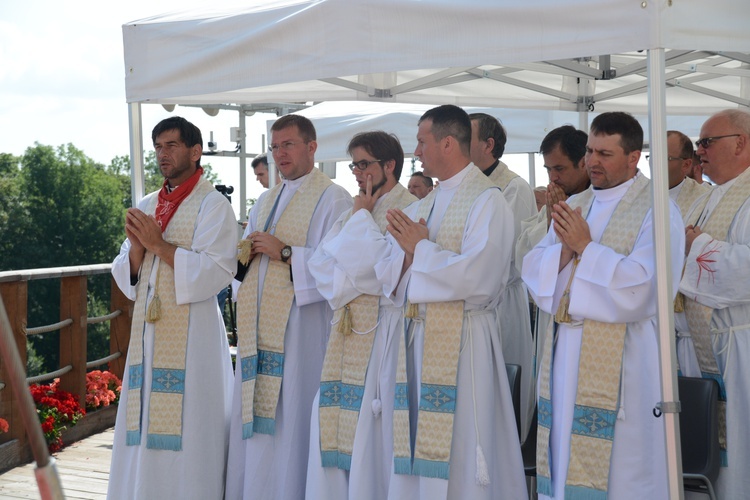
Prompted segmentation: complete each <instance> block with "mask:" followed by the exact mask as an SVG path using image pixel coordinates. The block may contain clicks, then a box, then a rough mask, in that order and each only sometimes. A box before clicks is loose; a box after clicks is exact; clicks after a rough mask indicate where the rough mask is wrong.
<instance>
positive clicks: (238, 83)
mask: <svg viewBox="0 0 750 500" xmlns="http://www.w3.org/2000/svg"><path fill="white" fill-rule="evenodd" d="M749 21H750V8H749V7H748V4H747V0H715V1H713V2H710V3H706V2H704V1H702V0H565V1H564V2H561V1H559V0H527V1H526V2H518V1H515V0H461V1H460V2H456V1H455V0H283V1H263V2H256V3H254V4H253V6H250V7H247V8H245V9H242V10H236V11H232V12H209V11H204V12H191V13H178V14H170V15H164V16H156V17H152V18H149V19H143V20H140V21H135V22H132V23H128V24H126V25H124V26H123V39H124V50H125V72H126V76H125V86H126V99H127V102H128V103H130V116H131V159H132V161H133V173H134V180H133V185H134V197H133V198H134V200H138V199H139V195H141V196H142V182H140V192H139V190H138V189H139V188H138V186H139V179H141V178H140V177H139V175H140V174H139V171H141V169H142V159H141V154H140V152H141V151H142V140H143V137H142V125H141V123H140V104H141V103H146V102H155V103H162V104H197V105H201V104H224V103H247V104H249V103H264V102H310V101H362V100H373V101H378V102H388V103H415V104H431V105H435V104H443V103H451V104H456V105H459V106H462V107H465V106H485V107H496V108H502V107H505V108H523V109H547V110H566V111H579V112H584V113H585V112H592V111H594V112H600V111H607V110H622V111H629V112H631V113H634V114H648V117H649V124H650V132H651V133H650V145H651V152H652V159H653V158H656V159H658V161H657V165H656V166H655V167H654V168H652V172H653V174H654V177H653V178H654V222H655V223H654V226H655V227H656V228H658V227H666V221H667V216H668V197H667V180H666V175H665V171H666V167H665V166H664V165H659V163H660V162H663V161H664V160H666V157H667V153H666V134H665V131H666V129H667V128H666V127H667V119H666V116H667V114H668V113H669V114H670V115H677V114H688V115H704V116H705V115H707V114H710V113H713V112H715V111H718V110H719V109H725V108H728V107H732V106H735V107H743V108H747V107H748V106H749V105H750V87H749V86H748V82H749V81H750V69H748V66H750V30H748V29H747V26H748V25H750V22H749ZM655 233H656V235H655V244H656V245H655V246H656V262H657V269H658V270H659V279H658V283H657V284H658V299H659V303H660V304H661V305H662V306H661V307H660V311H659V316H658V320H659V325H660V344H661V346H662V354H661V363H662V390H663V394H664V396H663V399H664V403H665V404H663V405H662V408H663V409H664V411H665V413H664V419H665V425H666V426H667V430H668V432H667V444H666V446H667V450H668V452H669V453H668V455H669V460H670V463H669V471H670V495H671V497H672V498H679V497H680V484H681V477H680V474H679V473H680V461H679V439H677V437H676V432H675V429H676V427H677V422H676V414H675V413H674V409H673V407H674V404H673V403H674V401H675V399H676V394H677V391H676V384H675V380H674V376H675V369H674V365H675V359H676V358H675V353H674V345H673V323H672V317H671V314H670V313H669V310H670V307H671V301H670V299H669V294H670V293H671V290H670V286H669V282H670V279H669V275H668V274H669V268H670V266H669V263H668V262H667V259H668V258H669V257H668V255H667V252H666V248H669V241H668V239H669V235H668V234H665V233H667V232H666V231H655Z"/></svg>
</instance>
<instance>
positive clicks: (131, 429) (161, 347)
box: [125, 178, 214, 451]
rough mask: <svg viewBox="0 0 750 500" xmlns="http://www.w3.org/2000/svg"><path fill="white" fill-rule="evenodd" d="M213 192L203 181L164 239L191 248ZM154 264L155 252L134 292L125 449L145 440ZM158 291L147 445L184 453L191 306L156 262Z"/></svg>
mask: <svg viewBox="0 0 750 500" xmlns="http://www.w3.org/2000/svg"><path fill="white" fill-rule="evenodd" d="M212 191H214V188H213V186H212V185H211V183H210V182H208V181H207V180H205V179H203V178H201V179H200V180H199V181H198V184H196V186H195V187H194V188H193V191H192V192H191V193H190V194H189V195H188V196H187V197H186V198H185V200H184V201H183V202H182V203H181V204H180V206H179V208H178V209H177V212H175V214H174V216H173V217H172V220H170V222H169V225H167V229H166V230H165V231H164V233H163V238H164V240H166V241H168V242H169V243H171V244H173V245H176V246H178V247H180V248H185V249H188V250H189V249H191V248H192V243H193V234H194V232H195V221H196V219H197V217H198V212H199V210H200V207H201V204H202V203H203V200H204V199H205V197H206V196H207V195H208V194H209V193H211V192H212ZM156 202H157V196H156V194H154V195H152V196H151V197H150V198H149V200H148V202H147V204H146V206H145V209H144V212H145V213H147V214H151V215H153V213H154V210H155V208H156ZM155 260H156V256H155V255H154V254H153V253H151V252H146V256H145V257H144V260H143V265H142V266H141V271H140V279H139V281H138V285H137V288H136V301H135V307H134V309H133V321H132V326H131V330H130V345H129V347H128V358H129V360H130V365H129V368H128V381H129V386H128V402H127V408H126V429H127V430H126V439H125V442H126V444H127V445H129V446H132V445H139V444H140V442H141V418H142V416H141V408H142V405H141V402H142V399H141V398H142V397H144V394H142V389H143V388H142V384H143V333H144V330H145V325H146V308H147V306H148V303H147V300H146V298H147V296H148V289H149V277H150V276H151V271H152V268H153V265H154V262H155ZM157 266H158V269H157V278H156V283H157V284H158V290H157V291H155V292H154V295H156V293H157V292H158V295H159V298H160V300H161V304H162V305H161V318H160V319H159V320H157V321H156V322H155V323H154V357H153V361H152V368H151V373H152V380H151V387H149V388H147V393H146V394H150V396H149V397H150V400H149V414H148V435H147V437H146V447H147V448H152V449H161V450H173V451H180V450H181V449H182V420H183V419H182V411H183V395H184V391H185V358H186V354H187V339H188V326H189V324H188V321H189V316H190V305H189V304H181V305H177V300H176V298H175V282H174V269H172V267H170V266H168V265H166V264H165V265H161V261H159V262H158V263H157Z"/></svg>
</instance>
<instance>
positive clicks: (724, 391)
mask: <svg viewBox="0 0 750 500" xmlns="http://www.w3.org/2000/svg"><path fill="white" fill-rule="evenodd" d="M701 377H703V378H712V379H714V380H715V381H716V383H717V384H719V401H726V400H727V388H726V387H725V386H724V377H722V376H721V375H719V374H718V373H708V372H701Z"/></svg>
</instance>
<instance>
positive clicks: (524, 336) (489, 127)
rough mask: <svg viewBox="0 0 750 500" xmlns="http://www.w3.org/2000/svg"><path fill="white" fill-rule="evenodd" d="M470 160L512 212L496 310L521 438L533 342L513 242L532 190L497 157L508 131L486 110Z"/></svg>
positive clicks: (528, 411) (475, 118) (528, 412)
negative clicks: (516, 373) (517, 387)
mask: <svg viewBox="0 0 750 500" xmlns="http://www.w3.org/2000/svg"><path fill="white" fill-rule="evenodd" d="M469 118H471V161H472V163H474V165H476V166H477V167H479V169H480V170H481V171H482V172H483V173H484V174H485V175H486V176H487V177H488V178H489V179H490V180H491V181H492V182H494V183H495V184H496V185H497V186H499V187H500V190H501V191H502V193H503V197H504V198H505V201H507V202H508V205H509V206H510V209H511V213H512V214H513V228H514V231H513V243H514V250H513V253H512V254H511V265H510V277H509V278H508V285H507V286H506V287H505V291H504V292H503V297H502V300H501V301H500V304H499V306H498V307H499V308H498V311H497V319H498V321H499V326H500V338H501V339H502V342H503V356H504V357H505V362H506V363H512V364H516V365H520V366H521V412H520V413H521V433H522V435H521V438H522V439H523V437H524V436H525V435H526V429H528V426H529V425H530V424H531V417H532V413H533V409H534V397H533V394H534V377H533V366H532V363H533V358H534V346H533V339H532V338H531V322H530V319H529V295H528V292H527V291H526V286H525V285H524V284H523V281H522V280H521V269H520V264H521V263H520V262H517V261H516V257H515V242H516V241H517V240H518V237H519V236H520V234H521V221H523V220H525V219H528V218H529V217H533V216H534V215H536V213H537V210H536V199H535V198H534V192H533V190H532V189H531V186H529V183H528V182H526V181H525V180H524V179H523V178H522V177H521V176H519V175H518V174H516V173H515V172H513V171H511V170H510V169H509V168H508V166H507V165H506V164H505V163H503V162H502V161H501V160H500V158H501V157H502V156H503V153H504V152H505V143H506V141H507V135H506V133H505V129H504V128H503V126H502V124H501V123H500V121H499V120H498V119H497V118H495V117H494V116H490V115H488V114H486V113H472V114H470V115H469Z"/></svg>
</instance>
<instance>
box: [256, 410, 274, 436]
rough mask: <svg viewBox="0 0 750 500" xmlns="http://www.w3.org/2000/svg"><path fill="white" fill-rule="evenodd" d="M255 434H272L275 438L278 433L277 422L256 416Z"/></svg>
mask: <svg viewBox="0 0 750 500" xmlns="http://www.w3.org/2000/svg"><path fill="white" fill-rule="evenodd" d="M253 432H257V433H258V434H270V435H271V436H273V435H274V434H275V433H276V421H275V420H274V419H272V418H266V417H259V416H258V415H255V418H254V419H253Z"/></svg>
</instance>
